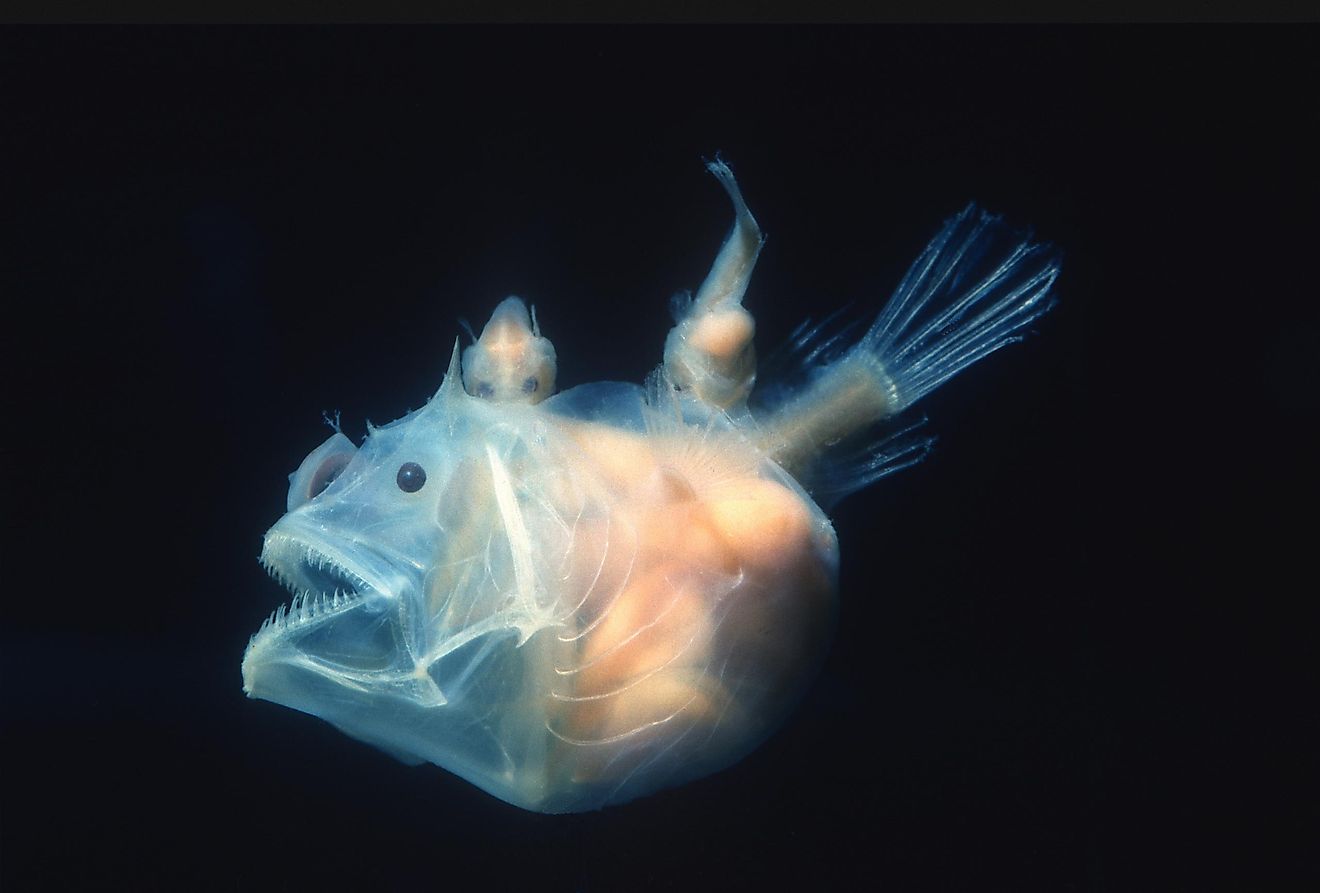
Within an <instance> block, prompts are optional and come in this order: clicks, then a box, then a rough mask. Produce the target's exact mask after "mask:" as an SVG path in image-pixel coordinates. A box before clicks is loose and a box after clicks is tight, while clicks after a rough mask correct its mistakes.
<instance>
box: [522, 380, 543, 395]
mask: <svg viewBox="0 0 1320 893" xmlns="http://www.w3.org/2000/svg"><path fill="white" fill-rule="evenodd" d="M540 386H541V383H540V382H539V381H537V380H536V379H535V378H524V379H523V393H524V394H535V393H536V389H537V388H539V387H540Z"/></svg>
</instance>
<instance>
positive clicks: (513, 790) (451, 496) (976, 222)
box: [242, 160, 1059, 813]
mask: <svg viewBox="0 0 1320 893" xmlns="http://www.w3.org/2000/svg"><path fill="white" fill-rule="evenodd" d="M707 166H708V168H709V170H710V172H711V173H713V174H714V175H715V177H716V178H717V179H718V181H719V183H720V184H721V185H722V186H723V188H724V190H725V191H726V192H727V193H728V196H729V197H730V199H731V200H732V203H733V209H734V216H735V220H734V224H733V228H732V231H731V232H730V234H729V235H728V237H727V238H726V240H725V242H724V243H723V245H722V247H721V248H720V249H719V251H718V253H717V255H716V258H715V261H714V264H713V265H712V267H711V270H710V273H709V274H708V276H707V277H706V279H705V281H704V282H703V283H702V285H701V287H700V288H699V289H698V290H697V291H696V293H695V294H683V295H681V296H680V297H679V298H677V299H676V300H675V302H674V313H675V325H674V327H673V328H672V329H671V330H670V332H669V333H668V336H667V338H666V340H665V342H664V351H663V357H658V358H657V359H659V360H661V363H660V365H659V366H658V368H657V369H656V370H655V371H654V372H653V373H652V374H651V375H650V376H649V378H648V379H647V380H646V382H645V383H644V384H640V385H639V384H631V383H621V382H598V383H591V384H579V385H576V386H574V387H571V388H568V389H567V390H563V391H558V392H557V391H556V385H557V382H556V369H557V364H556V355H555V350H554V347H553V345H552V344H551V342H550V340H549V339H548V338H547V337H545V336H544V335H543V334H542V331H541V326H540V320H538V318H537V316H536V314H535V312H534V311H529V309H528V306H527V305H526V304H525V303H524V302H523V301H522V300H521V299H520V298H517V297H510V298H507V299H506V300H504V301H503V302H501V303H500V304H499V305H498V307H497V308H496V309H495V312H494V314H493V316H492V317H491V319H490V322H489V323H488V324H487V325H486V326H485V327H484V329H483V330H482V332H481V334H480V336H478V337H475V338H474V340H473V343H471V344H470V345H469V346H468V347H467V348H466V349H463V350H460V347H459V345H458V344H457V343H456V344H455V347H454V352H453V356H452V359H451V360H450V363H449V367H448V371H447V373H446V374H445V375H444V378H443V381H442V383H441V384H440V387H439V390H438V391H436V393H435V395H434V396H433V397H432V398H431V399H430V400H429V401H428V402H427V403H426V404H425V405H424V406H423V407H421V408H420V409H417V410H415V411H413V412H410V413H408V414H407V415H405V416H404V417H403V418H400V419H398V420H396V421H394V422H391V423H390V424H388V425H383V426H380V427H371V426H368V433H367V435H366V437H365V439H364V440H363V442H362V443H361V444H360V445H357V444H354V443H353V441H351V440H350V439H349V438H348V437H347V436H345V435H344V434H343V433H340V432H339V431H336V433H335V434H333V435H332V436H331V437H330V438H329V439H328V440H326V441H325V442H324V443H322V444H321V445H320V446H319V447H317V448H316V449H315V450H313V451H312V452H311V453H310V454H309V455H308V456H307V458H306V459H305V460H304V461H303V463H302V465H301V466H300V467H299V468H298V470H297V471H295V472H294V473H293V474H292V475H290V486H289V491H288V503H287V506H288V513H287V514H285V515H284V516H283V517H282V518H280V520H279V521H278V522H277V523H276V524H275V526H274V527H272V528H271V529H270V531H269V532H268V533H266V535H265V541H264V546H263V549H262V552H261V562H262V564H263V565H264V566H265V567H266V568H267V569H268V570H269V572H270V574H271V575H272V576H273V577H274V578H275V579H276V580H278V581H279V582H281V583H283V584H284V585H285V586H287V587H288V588H289V590H291V592H292V593H293V598H292V601H291V602H290V603H289V605H288V606H287V607H281V608H280V609H279V610H278V611H276V613H275V614H273V615H272V616H271V617H270V618H269V619H267V620H266V622H265V623H263V624H262V625H261V628H260V629H259V630H258V631H257V632H256V634H255V635H254V636H253V637H252V639H251V641H250V643H249V644H248V646H247V651H246V653H245V654H244V655H243V664H242V672H243V689H244V691H245V692H246V693H247V694H248V695H249V696H251V697H255V698H264V699H266V700H270V701H274V702H276V703H279V704H283V705H285V706H288V707H292V708H294V709H295V710H300V711H304V712H306V713H310V714H312V715H315V716H318V717H320V718H322V719H324V720H326V721H327V722H329V723H331V724H332V725H334V726H336V727H337V728H339V729H340V730H342V731H343V732H345V733H346V734H348V735H351V736H352V737H354V738H357V739H360V740H361V741H364V742H367V743H369V744H372V745H374V746H376V747H378V748H380V749H381V750H383V751H385V752H387V753H389V754H391V755H393V756H394V757H397V758H398V759H400V760H403V761H405V762H407V763H410V764H421V763H434V764H435V765H437V766H440V767H442V768H444V769H446V770H448V771H449V772H452V773H454V774H456V775H458V776H461V777H462V778H464V779H466V780H467V781H469V782H471V783H472V784H474V785H476V786H477V787H479V788H481V789H482V790H484V791H486V792H488V793H490V794H492V795H494V796H496V797H498V798H500V799H502V800H505V801H507V802H509V803H512V804H514V805H516V806H519V807H522V808H524V809H528V810H534V811H537V812H546V813H564V812H578V811H583V810H590V809H596V808H599V807H603V806H606V805H609V804H617V803H623V802H625V801H628V800H632V799H634V798H636V797H641V796H644V795H647V794H650V793H652V792H655V791H657V790H660V789H662V788H666V787H670V786H673V785H678V784H681V783H684V782H687V781H690V780H693V779H697V778H700V777H702V776H706V775H708V774H710V773H713V772H716V771H718V770H720V769H723V768H725V767H727V766H730V765H731V764H733V763H735V762H737V761H738V760H739V759H741V758H742V757H744V756H745V755H746V754H748V753H749V752H750V751H751V750H752V749H754V748H755V747H756V746H757V745H758V744H759V743H760V742H762V741H763V740H765V739H766V737H767V736H769V735H770V734H771V733H773V732H774V730H775V728H776V727H777V726H778V725H779V724H781V722H782V721H783V720H784V718H785V716H786V715H787V714H788V713H789V712H790V711H791V709H792V708H793V706H794V703H795V702H796V701H797V700H798V699H799V698H800V696H801V695H802V693H803V691H804V689H805V687H806V686H807V685H808V684H809V682H810V681H811V679H812V676H813V673H814V671H815V669H816V668H817V667H818V665H819V664H820V662H821V660H822V658H823V655H824V653H825V650H826V648H827V647H828V644H829V639H830V630H831V626H832V622H833V617H834V614H835V609H836V598H837V593H836V581H837V569H838V563H839V548H838V541H837V538H836V536H835V532H834V528H833V526H832V525H831V523H830V519H829V517H828V516H827V514H826V509H827V508H829V507H830V506H832V505H833V504H834V503H835V502H837V500H839V499H840V498H842V497H843V496H846V495H847V494H849V493H852V492H854V491H856V490H858V489H860V488H862V487H865V486H867V485H868V484H871V483H873V482H875V481H876V480H878V479H880V478H883V477H884V476H886V475H888V474H891V473H893V472H895V471H898V470H900V469H903V468H906V467H908V466H911V465H912V464H914V463H916V462H918V461H920V460H921V458H922V457H923V456H925V455H926V453H927V452H928V450H929V449H930V447H931V443H932V438H931V437H929V436H927V435H926V434H925V433H924V431H925V429H924V428H923V427H922V423H923V422H924V419H921V418H916V417H914V413H912V412H909V410H911V408H912V407H913V406H914V405H916V404H918V403H919V402H920V401H921V399H922V398H923V397H925V396H926V395H927V394H929V393H930V392H931V391H933V390H934V389H936V388H938V387H940V386H941V385H943V384H944V383H945V382H947V381H949V380H950V379H951V378H953V377H954V376H955V375H957V374H958V373H959V372H961V371H962V370H964V369H966V368H967V367H968V366H970V365H972V364H973V363H975V362H977V361H978V360H980V359H981V358H983V357H985V356H986V355H988V354H990V353H991V352H993V351H995V350H997V349H999V348H1000V347H1003V346H1004V345H1007V344H1009V343H1011V342H1013V341H1017V340H1020V339H1021V337H1022V336H1023V335H1024V333H1025V332H1026V331H1027V329H1028V328H1029V327H1030V326H1031V324H1032V323H1033V322H1034V321H1036V320H1037V319H1039V318H1040V316H1041V315H1042V314H1044V313H1045V312H1046V311H1047V310H1048V309H1049V307H1050V306H1051V304H1052V303H1053V301H1054V298H1053V297H1052V295H1051V288H1052V286H1053V285H1054V282H1055V280H1056V277H1057V276H1058V272H1059V263H1058V259H1057V255H1056V254H1055V252H1053V251H1052V250H1051V249H1050V248H1049V247H1048V246H1047V245H1043V244H1038V243H1034V242H1033V241H1032V238H1031V235H1030V233H1029V232H1026V231H1019V230H1016V229H1014V228H1013V227H1011V226H1010V225H1008V224H1007V223H1005V222H1004V221H1003V220H1002V219H1001V218H999V217H996V216H993V215H990V214H988V213H986V212H984V211H982V210H980V209H979V208H977V207H976V206H974V205H973V206H968V207H967V208H965V209H964V210H963V211H962V212H961V213H958V214H956V215H955V216H953V217H952V218H950V219H949V220H948V221H947V222H946V223H945V224H944V226H943V228H942V229H941V230H940V231H939V233H938V234H937V235H936V236H935V238H934V239H933V240H932V241H931V242H930V244H929V245H928V246H927V247H926V249H925V250H924V251H923V252H922V253H921V255H920V256H919V257H918V258H917V260H916V261H915V262H914V263H913V264H912V266H911V268H910V269H909V270H908V272H907V274H906V276H905V277H904V278H903V280H902V281H901V282H900V283H899V285H898V287H897V289H896V290H895V291H894V293H893V295H892V297H891V298H890V300H889V302H888V303H887V304H886V305H885V306H884V308H883V309H882V310H881V312H880V313H879V315H878V316H877V317H876V318H875V320H874V322H872V323H871V325H870V326H869V327H868V328H866V329H865V331H860V327H856V328H852V327H850V326H848V325H846V324H840V323H838V322H836V321H835V320H834V319H833V318H830V319H827V320H826V321H824V322H822V323H818V324H816V325H807V324H804V326H803V327H801V328H800V329H799V330H798V331H797V332H796V333H795V334H794V336H793V337H792V338H791V339H790V341H789V344H788V345H787V347H786V348H785V349H784V350H783V351H781V354H780V359H779V362H778V363H777V364H776V365H777V367H778V373H777V374H775V375H769V374H767V375H765V376H764V379H765V380H758V378H757V372H758V368H757V365H758V364H757V359H756V354H755V351H754V349H753V336H754V333H755V322H754V319H753V317H752V314H751V313H750V312H749V310H748V309H747V308H746V307H744V306H743V299H744V297H745V295H746V292H747V287H748V283H749V280H750V277H751V274H752V270H753V268H754V267H755V265H756V261H757V257H758V256H759V254H760V252H761V249H762V246H763V244H764V239H763V237H762V234H761V230H760V228H759V226H758V225H757V222H756V220H755V219H754V218H753V216H752V214H751V212H750V211H749V210H748V208H747V205H746V203H745V202H744V200H743V197H742V194H741V192H740V190H739V187H738V184H737V183H736V181H735V180H734V177H733V174H732V172H731V171H730V169H729V167H728V166H727V165H726V164H725V163H723V162H722V161H719V160H716V161H715V162H713V163H709V164H708V165H707ZM753 304H754V302H753Z"/></svg>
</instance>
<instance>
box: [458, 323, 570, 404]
mask: <svg viewBox="0 0 1320 893" xmlns="http://www.w3.org/2000/svg"><path fill="white" fill-rule="evenodd" d="M555 371H556V363H555V348H554V346H553V345H552V344H551V343H550V341H549V340H548V339H546V338H544V337H542V335H541V329H540V326H539V325H537V323H536V316H535V313H534V312H532V313H529V312H528V310H527V305H526V304H524V303H523V301H522V299H521V298H514V297H510V298H505V299H504V300H503V301H501V302H500V304H499V306H498V307H496V308H495V312H494V313H493V314H491V317H490V322H488V323H486V327H485V328H484V329H482V330H481V337H480V338H478V339H477V342H476V343H475V344H473V345H472V346H471V347H469V348H468V349H467V350H465V351H464V352H463V383H464V385H465V386H466V387H467V392H468V393H469V394H471V395H472V396H474V397H480V398H482V399H485V400H492V401H495V402H497V403H524V404H533V403H540V402H541V401H542V400H544V399H545V398H546V397H549V396H550V395H551V394H553V393H554V390H555Z"/></svg>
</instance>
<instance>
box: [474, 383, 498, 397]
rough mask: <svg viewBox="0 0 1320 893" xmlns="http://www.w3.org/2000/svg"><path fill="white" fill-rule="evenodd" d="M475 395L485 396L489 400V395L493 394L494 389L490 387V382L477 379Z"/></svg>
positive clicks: (492, 395)
mask: <svg viewBox="0 0 1320 893" xmlns="http://www.w3.org/2000/svg"><path fill="white" fill-rule="evenodd" d="M477 396H478V397H485V398H486V399H487V400H489V399H490V398H491V397H494V396H495V389H494V388H493V387H491V384H490V382H488V381H479V382H477Z"/></svg>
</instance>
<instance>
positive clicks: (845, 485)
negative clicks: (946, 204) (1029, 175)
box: [761, 205, 1059, 499]
mask: <svg viewBox="0 0 1320 893" xmlns="http://www.w3.org/2000/svg"><path fill="white" fill-rule="evenodd" d="M1058 275H1059V261H1058V257H1057V255H1056V254H1055V253H1054V252H1053V251H1052V250H1051V249H1050V247H1049V246H1048V245H1043V244H1035V243H1032V242H1031V234H1030V232H1019V231H1016V230H1014V229H1012V228H1010V227H1009V226H1008V225H1007V224H1005V223H1004V222H1003V220H1002V218H1000V217H997V216H992V215H990V214H987V213H985V212H984V211H982V210H980V209H979V208H977V207H976V206H975V205H968V206H967V207H966V208H965V209H963V211H962V212H961V213H960V214H958V215H957V216H955V217H953V218H952V219H950V220H949V221H948V222H946V223H945V224H944V228H943V229H941V230H940V232H939V235H937V236H936V237H935V238H934V239H933V240H932V241H931V243H930V244H929V245H927V246H926V249H925V251H923V252H922V253H921V256H920V257H918V258H917V260H916V262H915V263H913V264H912V267H911V268H910V269H909V270H908V272H907V275H906V276H904V277H903V281H902V282H901V283H899V286H898V289H897V290H896V291H895V292H894V294H893V297H891V298H890V299H889V303H888V304H886V305H885V308H884V309H883V310H882V311H881V312H880V315H879V316H878V317H877V318H876V320H875V322H874V323H873V324H872V325H871V328H870V329H868V330H867V332H866V334H865V335H863V336H862V338H861V339H860V340H859V341H858V342H857V343H856V344H854V345H852V347H850V348H847V349H842V348H841V346H840V345H839V333H837V332H835V333H833V334H831V331H830V330H831V326H829V325H826V324H822V325H821V326H817V327H816V328H815V329H812V330H810V331H808V332H806V333H804V334H800V335H798V336H797V337H796V338H795V340H794V342H793V348H792V353H794V354H796V355H798V356H800V357H802V358H805V359H804V360H803V362H804V363H805V362H812V363H814V364H816V365H817V368H815V369H805V370H803V371H806V372H807V373H808V374H809V376H810V378H809V380H808V381H807V383H806V384H805V385H803V386H801V387H799V388H796V389H795V390H796V393H795V394H793V395H792V396H791V397H790V398H788V399H784V400H782V402H779V403H778V404H777V405H773V408H772V409H771V411H770V413H769V414H768V415H767V416H766V417H764V418H763V419H762V426H761V427H762V436H763V445H764V447H765V449H766V450H767V451H768V452H769V453H770V454H771V455H773V456H774V457H775V458H776V460H777V461H779V462H780V464H782V465H783V466H784V467H785V468H786V469H788V470H789V471H790V472H791V473H792V474H794V475H795V476H797V477H798V478H799V479H801V480H804V481H811V482H812V484H811V485H810V488H811V489H812V490H813V492H815V491H816V489H817V487H818V486H819V487H820V488H821V489H822V490H823V491H828V492H827V493H826V492H823V493H822V494H821V495H828V496H829V497H831V498H833V499H837V498H842V497H843V496H845V495H847V494H848V493H850V492H853V491H855V490H858V489H861V488H862V487H864V486H866V485H867V484H869V483H871V482H872V481H874V480H876V479H878V478H880V477H883V476H884V475H886V474H889V473H892V472H894V471H898V470H900V469H902V468H906V467H907V466H909V465H913V464H916V463H917V462H919V461H920V460H921V459H922V458H923V457H924V456H925V455H926V453H927V452H928V451H929V449H930V445H931V442H932V439H931V438H928V437H925V436H921V435H919V434H916V433H915V429H916V428H917V427H918V425H919V424H920V423H918V425H912V426H908V427H905V428H903V429H902V430H900V431H898V432H893V431H892V429H891V430H890V432H889V433H887V434H886V432H885V431H884V430H879V431H873V432H871V433H868V434H867V435H866V438H864V439H865V440H869V441H870V442H869V443H862V444H861V445H860V447H859V445H858V441H859V440H860V439H863V438H855V437H853V435H855V434H857V433H858V432H861V431H866V430H868V429H871V428H872V426H874V425H875V423H877V422H881V421H884V420H887V419H893V418H894V417H895V416H897V415H898V414H899V413H901V412H903V411H904V410H905V409H907V408H908V407H910V406H912V405H913V404H914V403H916V402H917V401H918V400H920V399H921V398H923V397H925V396H926V395H927V394H929V393H930V392H931V391H933V390H935V389H936V388H938V387H939V386H940V385H942V384H944V383H945V382H946V381H948V380H949V379H950V378H952V377H953V376H955V375H957V374H958V373H959V372H961V371H962V370H964V369H966V368H967V367H968V366H970V365H971V364H973V363H975V362H976V361H977V360H980V359H982V358H983V357H985V356H987V355H988V354H990V353H992V352H994V351H996V350H998V349H999V348H1001V347H1003V346H1004V345H1006V344H1011V343H1013V342H1015V341H1020V340H1022V338H1023V334H1024V331H1025V330H1026V328H1027V327H1028V326H1029V325H1031V323H1033V322H1034V321H1035V320H1037V319H1039V318H1040V317H1041V315H1042V314H1044V313H1045V312H1046V311H1048V310H1049V309H1050V307H1052V306H1053V305H1054V298H1053V297H1052V296H1051V295H1050V288H1051V287H1052V286H1053V284H1054V280H1055V279H1056V278H1057V277H1058ZM827 322H829V320H827ZM817 340H820V341H821V342H822V343H821V344H820V345H816V346H813V343H812V342H814V341H817ZM822 360H823V361H824V365H823V366H821V365H820V363H821V361H822ZM844 450H847V452H844ZM826 453H828V454H827V455H823V454H826ZM822 459H823V460H824V461H821V460H822Z"/></svg>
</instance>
